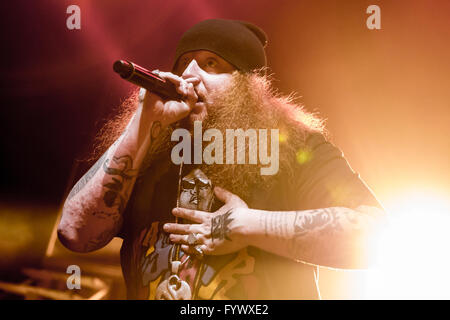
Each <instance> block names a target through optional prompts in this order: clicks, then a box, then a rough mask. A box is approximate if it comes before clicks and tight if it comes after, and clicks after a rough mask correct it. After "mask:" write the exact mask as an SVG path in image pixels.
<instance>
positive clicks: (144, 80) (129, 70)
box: [113, 60, 183, 101]
mask: <svg viewBox="0 0 450 320" xmlns="http://www.w3.org/2000/svg"><path fill="white" fill-rule="evenodd" d="M113 70H114V71H115V72H117V73H118V74H119V75H120V77H121V78H122V79H125V80H127V81H129V82H131V83H133V84H135V85H137V86H139V87H141V88H144V89H147V90H149V91H151V92H153V93H155V94H157V95H159V96H160V97H161V98H162V99H165V100H178V101H181V100H182V97H183V96H182V95H181V94H179V93H178V92H177V91H176V89H175V85H174V84H173V83H171V82H169V81H166V80H165V79H162V78H161V77H159V76H158V75H157V74H155V73H152V72H151V71H149V70H147V69H145V68H143V67H141V66H138V65H137V64H135V63H133V62H130V61H125V60H117V61H116V62H114V64H113Z"/></svg>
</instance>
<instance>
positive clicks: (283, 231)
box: [261, 212, 289, 237]
mask: <svg viewBox="0 0 450 320" xmlns="http://www.w3.org/2000/svg"><path fill="white" fill-rule="evenodd" d="M261 218H262V219H264V231H265V235H266V237H268V236H269V234H274V235H276V236H277V237H286V236H288V225H289V221H288V219H289V216H288V215H287V214H285V213H278V212H267V213H263V214H262V215H261Z"/></svg>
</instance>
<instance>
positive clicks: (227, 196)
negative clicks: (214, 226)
mask: <svg viewBox="0 0 450 320" xmlns="http://www.w3.org/2000/svg"><path fill="white" fill-rule="evenodd" d="M214 194H215V195H216V196H217V198H218V199H219V200H220V201H222V202H223V203H228V202H230V201H231V200H232V199H233V197H237V196H236V195H235V194H233V193H231V192H230V191H228V190H225V189H223V188H221V187H215V188H214Z"/></svg>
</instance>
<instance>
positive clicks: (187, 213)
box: [172, 208, 210, 223]
mask: <svg viewBox="0 0 450 320" xmlns="http://www.w3.org/2000/svg"><path fill="white" fill-rule="evenodd" d="M172 213H173V215H174V216H175V217H179V218H183V219H188V220H190V221H193V222H197V223H202V222H204V221H206V220H207V219H208V217H209V215H210V214H208V213H206V212H203V211H198V210H191V209H184V208H174V209H173V210H172Z"/></svg>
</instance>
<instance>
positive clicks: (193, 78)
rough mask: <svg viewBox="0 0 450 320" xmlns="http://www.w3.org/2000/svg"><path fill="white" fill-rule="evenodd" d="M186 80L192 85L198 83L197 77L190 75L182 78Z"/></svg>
mask: <svg viewBox="0 0 450 320" xmlns="http://www.w3.org/2000/svg"><path fill="white" fill-rule="evenodd" d="M184 80H185V81H186V82H189V83H192V84H193V85H194V86H195V85H197V84H199V83H200V79H199V78H197V77H190V78H186V79H184Z"/></svg>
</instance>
